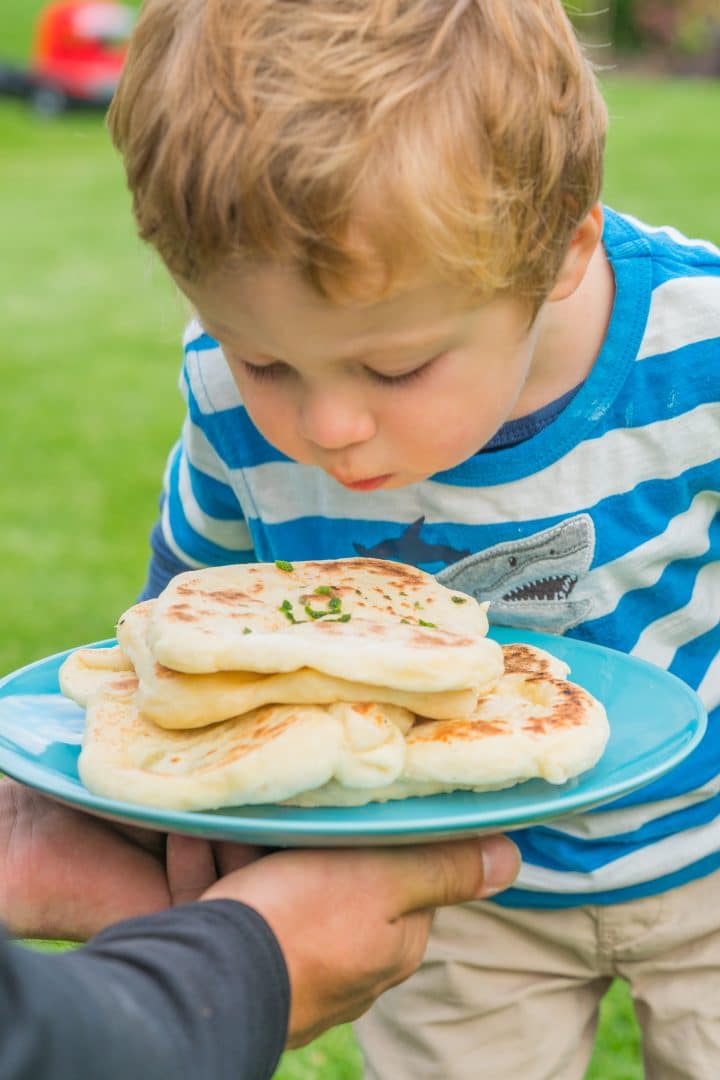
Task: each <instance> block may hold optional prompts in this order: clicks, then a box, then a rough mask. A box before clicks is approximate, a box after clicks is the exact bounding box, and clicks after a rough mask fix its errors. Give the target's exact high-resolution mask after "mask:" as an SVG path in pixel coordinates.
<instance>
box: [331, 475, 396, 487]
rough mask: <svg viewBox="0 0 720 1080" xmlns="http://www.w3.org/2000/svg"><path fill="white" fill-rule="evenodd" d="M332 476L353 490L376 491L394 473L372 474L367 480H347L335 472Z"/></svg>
mask: <svg viewBox="0 0 720 1080" xmlns="http://www.w3.org/2000/svg"><path fill="white" fill-rule="evenodd" d="M332 476H333V478H334V479H335V480H337V482H338V484H342V486H343V487H346V488H350V490H351V491H374V490H375V489H376V488H380V487H382V486H383V484H386V483H387V482H388V480H389V479H390V478H391V476H392V473H385V474H384V475H383V476H371V477H368V479H366V480H346V479H344V478H343V477H340V476H336V474H335V473H333V474H332Z"/></svg>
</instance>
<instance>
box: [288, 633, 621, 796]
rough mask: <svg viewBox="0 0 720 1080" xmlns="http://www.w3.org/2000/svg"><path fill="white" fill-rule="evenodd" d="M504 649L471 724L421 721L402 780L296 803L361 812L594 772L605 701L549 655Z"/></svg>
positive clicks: (409, 740)
mask: <svg viewBox="0 0 720 1080" xmlns="http://www.w3.org/2000/svg"><path fill="white" fill-rule="evenodd" d="M503 651H504V653H505V655H506V657H507V673H506V674H505V675H504V676H503V677H502V679H500V681H499V682H498V684H497V685H496V686H495V687H494V688H493V689H492V690H490V691H489V692H487V693H486V694H483V695H482V696H481V697H480V699H479V700H478V703H477V706H476V708H475V710H474V712H473V714H472V716H471V717H470V718H469V719H466V720H422V719H418V720H416V723H415V724H414V725H413V727H412V728H411V729H410V731H409V732H408V734H407V735H406V737H405V747H406V752H405V765H404V767H403V770H402V772H401V774H400V776H399V777H398V778H397V780H396V781H394V782H393V783H391V784H390V785H388V786H386V787H384V788H383V787H378V788H376V789H374V790H370V789H366V790H363V791H358V790H353V789H351V788H349V787H347V786H343V785H342V784H340V783H338V782H337V781H332V782H330V783H329V784H327V785H326V786H325V787H324V788H320V789H318V790H315V791H306V792H304V793H303V794H301V795H299V796H294V797H293V798H292V799H291V800H289V801H290V803H291V805H293V806H359V805H362V804H364V803H367V802H384V801H386V800H388V799H403V798H409V797H410V796H414V795H434V794H438V793H440V792H446V791H456V790H459V789H464V790H470V791H490V790H496V789H498V788H505V787H512V786H513V785H515V784H519V783H521V782H522V781H524V780H530V779H533V778H541V779H543V780H548V781H549V782H550V783H552V784H562V783H565V782H566V781H567V780H569V779H570V778H571V777H573V776H577V775H578V774H579V773H582V772H585V771H586V770H587V769H589V768H591V767H592V766H593V765H594V764H595V763H596V762H597V761H598V759H599V758H600V756H601V754H602V752H603V750H604V749H605V745H606V743H607V740H608V736H609V733H610V730H609V727H608V721H607V716H606V714H605V710H604V708H603V707H602V705H601V704H600V702H599V701H597V700H596V699H595V698H594V697H593V696H592V695H591V694H589V693H588V692H587V691H586V690H584V689H583V688H582V687H580V686H577V685H576V684H575V683H572V682H568V681H567V680H566V679H565V678H564V672H563V669H565V671H567V670H568V669H567V665H565V664H564V663H563V662H562V661H560V660H557V659H556V658H555V657H553V656H551V655H550V654H549V653H545V652H544V651H543V650H540V649H534V648H532V647H530V646H528V645H510V646H506V647H505V648H504V650H503ZM548 670H550V671H556V672H563V674H561V675H560V677H558V676H557V675H551V674H547V672H548Z"/></svg>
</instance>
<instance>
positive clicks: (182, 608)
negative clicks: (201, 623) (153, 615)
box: [167, 604, 201, 622]
mask: <svg viewBox="0 0 720 1080" xmlns="http://www.w3.org/2000/svg"><path fill="white" fill-rule="evenodd" d="M200 615H201V613H200V612H195V611H193V610H192V608H191V607H190V605H189V604H171V605H170V607H169V608H168V609H167V617H168V619H169V620H174V621H175V622H197V621H198V619H199V618H200Z"/></svg>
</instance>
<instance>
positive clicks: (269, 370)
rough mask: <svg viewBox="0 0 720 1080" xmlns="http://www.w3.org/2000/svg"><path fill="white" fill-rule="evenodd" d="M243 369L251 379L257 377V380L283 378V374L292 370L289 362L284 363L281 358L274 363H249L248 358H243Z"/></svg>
mask: <svg viewBox="0 0 720 1080" xmlns="http://www.w3.org/2000/svg"><path fill="white" fill-rule="evenodd" d="M242 369H243V371H244V372H245V373H246V374H247V375H249V376H250V378H251V379H256V380H257V382H265V381H271V380H273V379H281V378H282V377H283V376H285V375H289V374H290V372H291V370H292V369H291V367H290V365H289V364H283V363H282V362H281V361H280V360H276V361H275V362H274V363H273V364H249V363H248V361H247V360H243V361H242Z"/></svg>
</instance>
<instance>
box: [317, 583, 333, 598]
mask: <svg viewBox="0 0 720 1080" xmlns="http://www.w3.org/2000/svg"><path fill="white" fill-rule="evenodd" d="M315 595H316V596H330V586H329V585H318V587H317V589H316V590H315Z"/></svg>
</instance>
